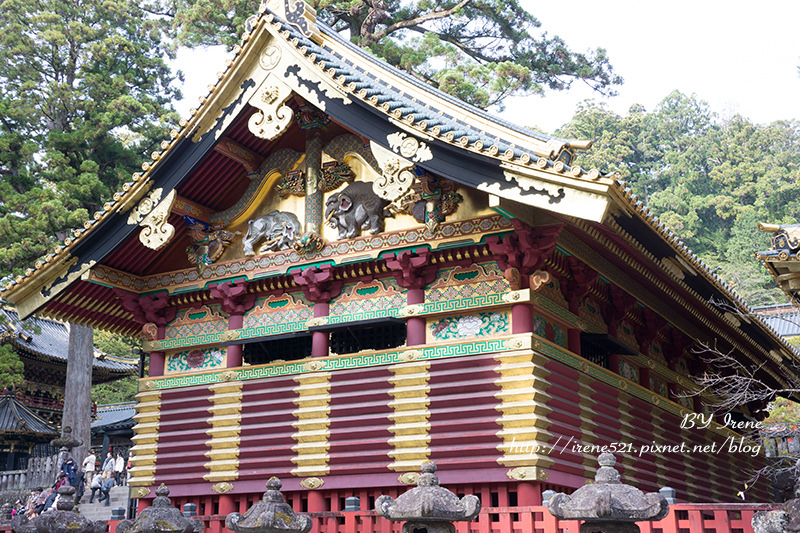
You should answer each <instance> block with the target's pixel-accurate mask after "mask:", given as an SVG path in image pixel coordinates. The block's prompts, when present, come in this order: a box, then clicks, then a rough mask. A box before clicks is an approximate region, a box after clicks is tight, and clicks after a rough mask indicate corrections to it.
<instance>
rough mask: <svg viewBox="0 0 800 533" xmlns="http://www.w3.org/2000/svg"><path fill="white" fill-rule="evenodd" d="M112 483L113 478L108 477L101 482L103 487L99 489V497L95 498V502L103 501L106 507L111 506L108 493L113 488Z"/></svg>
mask: <svg viewBox="0 0 800 533" xmlns="http://www.w3.org/2000/svg"><path fill="white" fill-rule="evenodd" d="M114 483H115V482H114V478H113V477H110V478H108V479H107V480H105V481H103V485H102V486H101V487H100V496H99V497H98V498H97V501H99V502H102V501H105V502H106V507H108V506H109V505H111V496H110V495H109V494H108V493H109V492H111V488H112V487H113V486H114Z"/></svg>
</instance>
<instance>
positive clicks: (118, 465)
mask: <svg viewBox="0 0 800 533" xmlns="http://www.w3.org/2000/svg"><path fill="white" fill-rule="evenodd" d="M124 470H125V459H124V458H123V457H122V454H121V453H119V452H117V460H116V461H114V480H115V481H116V483H117V486H118V487H121V486H122V481H123V479H122V472H123V471H124Z"/></svg>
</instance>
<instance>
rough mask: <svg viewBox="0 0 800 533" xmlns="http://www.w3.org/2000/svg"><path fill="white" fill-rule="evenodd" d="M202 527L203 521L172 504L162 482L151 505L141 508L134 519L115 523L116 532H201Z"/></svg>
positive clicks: (167, 490)
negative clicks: (187, 514)
mask: <svg viewBox="0 0 800 533" xmlns="http://www.w3.org/2000/svg"><path fill="white" fill-rule="evenodd" d="M203 528H204V526H203V522H201V521H200V520H198V519H196V518H186V517H185V516H183V513H181V511H180V509H177V508H175V507H173V506H172V502H171V501H170V499H169V489H168V488H167V486H166V485H164V484H163V483H162V484H161V486H159V487H158V488H157V489H156V497H155V499H154V500H153V505H152V506H151V507H148V508H147V509H143V510H142V512H141V513H139V516H137V517H136V520H123V521H122V522H120V523H119V524H117V533H201V531H203Z"/></svg>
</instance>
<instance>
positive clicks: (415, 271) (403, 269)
mask: <svg viewBox="0 0 800 533" xmlns="http://www.w3.org/2000/svg"><path fill="white" fill-rule="evenodd" d="M430 255H431V252H430V250H428V249H427V248H421V249H419V250H416V251H411V250H405V251H403V252H400V253H397V254H388V255H387V256H386V257H385V259H384V260H385V261H386V266H388V267H389V268H391V269H392V270H394V271H396V272H395V279H397V284H398V285H400V286H401V287H405V288H406V289H421V288H423V287H425V285H427V284H428V283H430V282H432V281H433V280H434V279H436V272H437V271H438V269H437V268H436V267H434V266H430V265H428V262H429V260H430Z"/></svg>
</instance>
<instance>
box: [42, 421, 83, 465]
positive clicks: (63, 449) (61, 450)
mask: <svg viewBox="0 0 800 533" xmlns="http://www.w3.org/2000/svg"><path fill="white" fill-rule="evenodd" d="M81 444H82V442H81V441H79V440H78V439H76V438H75V437H73V436H72V428H71V427H70V426H67V427H65V428H64V429H63V430H62V431H61V436H60V437H59V438H57V439H53V440H51V441H50V446H53V447H55V448H58V460H59V462H60V463H63V462H64V461H65V460H66V459H67V457H70V456H71V455H72V448H77V447H78V446H80V445H81Z"/></svg>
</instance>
